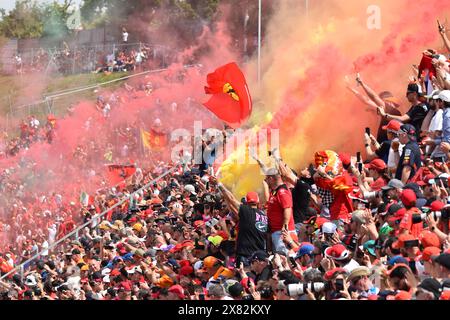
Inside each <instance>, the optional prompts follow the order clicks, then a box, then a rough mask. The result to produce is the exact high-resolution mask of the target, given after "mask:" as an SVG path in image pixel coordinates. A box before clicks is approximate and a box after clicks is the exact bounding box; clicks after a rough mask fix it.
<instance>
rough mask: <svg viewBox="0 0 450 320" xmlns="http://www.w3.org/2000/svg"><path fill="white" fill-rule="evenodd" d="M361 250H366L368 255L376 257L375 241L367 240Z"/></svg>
mask: <svg viewBox="0 0 450 320" xmlns="http://www.w3.org/2000/svg"><path fill="white" fill-rule="evenodd" d="M363 249H364V250H367V251H368V252H369V254H370V255H372V256H374V257H376V256H377V254H376V253H375V240H368V241H366V242H365V243H364V244H363Z"/></svg>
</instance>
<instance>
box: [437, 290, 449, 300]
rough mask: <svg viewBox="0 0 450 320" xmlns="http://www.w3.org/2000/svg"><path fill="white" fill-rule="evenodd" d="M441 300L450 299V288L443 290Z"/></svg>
mask: <svg viewBox="0 0 450 320" xmlns="http://www.w3.org/2000/svg"><path fill="white" fill-rule="evenodd" d="M439 300H450V290H447V291H444V292H442V294H441V297H440V298H439Z"/></svg>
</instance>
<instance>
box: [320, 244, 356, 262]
mask: <svg viewBox="0 0 450 320" xmlns="http://www.w3.org/2000/svg"><path fill="white" fill-rule="evenodd" d="M349 255H350V252H349V251H348V250H347V248H346V247H345V246H344V245H343V244H335V245H333V246H331V247H328V248H326V249H325V256H326V257H327V258H331V259H333V260H344V259H346V258H348V256H349Z"/></svg>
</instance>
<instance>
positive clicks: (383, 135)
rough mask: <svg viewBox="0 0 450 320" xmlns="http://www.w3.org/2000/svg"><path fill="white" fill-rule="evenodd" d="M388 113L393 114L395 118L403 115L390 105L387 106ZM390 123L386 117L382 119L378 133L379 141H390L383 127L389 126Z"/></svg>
mask: <svg viewBox="0 0 450 320" xmlns="http://www.w3.org/2000/svg"><path fill="white" fill-rule="evenodd" d="M386 113H387V114H392V115H394V116H401V115H402V114H401V112H400V111H399V110H398V109H397V108H394V107H392V106H390V105H388V104H386ZM388 123H389V120H388V119H386V118H385V117H382V118H381V121H380V125H379V127H378V131H377V141H385V140H387V139H388V137H387V131H386V130H383V126H385V125H387V124H388Z"/></svg>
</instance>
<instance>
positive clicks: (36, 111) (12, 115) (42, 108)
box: [4, 65, 195, 132]
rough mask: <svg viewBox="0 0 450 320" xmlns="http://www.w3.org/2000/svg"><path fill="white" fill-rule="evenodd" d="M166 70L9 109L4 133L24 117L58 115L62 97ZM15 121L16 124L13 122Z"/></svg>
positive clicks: (71, 90) (62, 91)
mask: <svg viewBox="0 0 450 320" xmlns="http://www.w3.org/2000/svg"><path fill="white" fill-rule="evenodd" d="M192 67H195V65H185V66H184V68H185V69H188V68H192ZM167 70H168V69H167V68H162V69H154V70H148V71H143V72H139V73H135V74H131V75H128V76H124V77H120V78H117V79H113V80H109V81H105V82H101V83H96V84H92V85H87V86H84V87H77V88H70V89H66V90H61V91H57V92H52V93H49V94H46V95H44V98H43V99H42V100H39V101H35V102H33V103H31V104H25V105H19V106H16V107H14V109H12V108H11V110H10V111H9V112H8V113H7V114H6V116H5V119H6V123H5V128H4V131H7V132H8V131H10V128H15V127H16V125H18V122H19V121H21V120H23V119H25V118H26V117H28V116H30V115H35V116H36V117H37V118H38V119H39V120H43V121H44V120H45V117H46V115H47V114H49V113H53V114H55V115H58V110H57V109H58V108H59V107H58V106H55V101H57V100H58V99H60V98H62V97H64V96H67V95H71V94H75V93H79V92H83V91H87V90H92V89H96V88H100V87H103V86H107V85H110V84H113V83H116V82H120V81H125V80H127V79H131V78H135V77H141V76H144V75H147V74H151V73H159V72H163V71H167ZM63 107H65V108H67V107H68V106H67V105H64V106H63ZM15 120H16V122H17V123H15V122H14V121H15Z"/></svg>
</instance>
